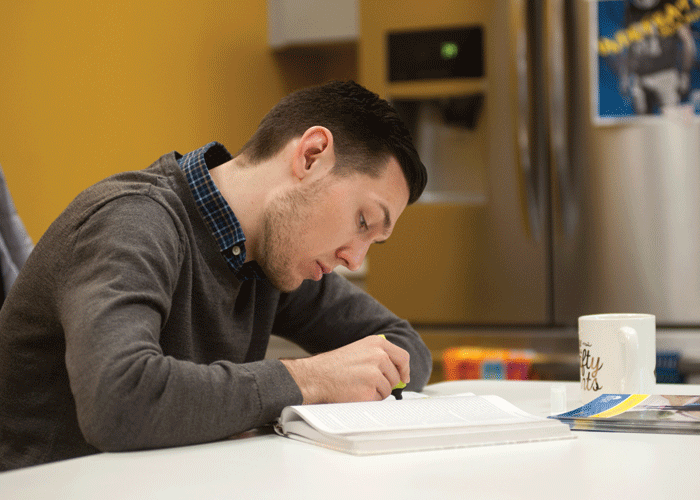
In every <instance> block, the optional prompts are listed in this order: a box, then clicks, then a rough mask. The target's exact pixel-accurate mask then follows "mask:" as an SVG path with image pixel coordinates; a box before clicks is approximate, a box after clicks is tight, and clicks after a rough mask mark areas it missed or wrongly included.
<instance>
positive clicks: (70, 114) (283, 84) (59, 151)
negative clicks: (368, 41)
mask: <svg viewBox="0 0 700 500" xmlns="http://www.w3.org/2000/svg"><path fill="white" fill-rule="evenodd" d="M266 16H267V10H266V0H236V1H226V2H224V1H220V0H198V1H197V2H194V1H190V2H168V1H165V0H140V1H139V2H114V1H111V0H109V1H108V0H103V1H96V0H62V1H56V0H50V1H47V0H22V1H21V2H2V3H0V19H3V20H4V21H5V22H4V23H3V27H2V29H1V30H0V54H1V55H0V165H2V168H3V170H4V172H5V175H6V177H7V181H8V184H9V187H10V190H11V192H12V195H13V198H14V201H15V204H16V205H17V209H18V211H19V214H20V216H21V217H22V220H23V221H24V223H25V225H26V226H27V229H28V231H29V233H30V235H31V236H32V238H33V239H34V241H35V242H36V241H37V240H38V238H39V237H40V236H41V235H42V234H43V232H44V231H45V230H46V228H47V227H48V226H49V224H50V223H51V221H52V220H53V219H55V218H56V216H58V214H59V213H60V212H61V211H62V210H63V209H64V208H65V206H66V205H67V204H68V203H69V202H70V201H71V200H72V199H73V198H74V197H75V195H77V194H78V193H79V192H80V191H81V190H82V189H84V188H85V187H87V186H89V185H90V184H93V183H94V182H96V181H98V180H100V179H102V178H104V177H106V176H108V175H110V174H112V173H115V172H119V171H123V170H129V169H137V168H143V167H146V166H148V165H149V164H150V163H151V162H152V161H153V160H155V159H156V158H158V157H159V156H160V155H161V154H163V153H166V152H168V151H172V150H177V151H180V152H181V153H185V152H188V151H190V150H192V149H194V148H197V147H199V146H202V145H204V144H205V143H207V142H209V141H211V140H218V141H221V142H223V143H224V144H225V145H226V146H227V147H228V148H229V150H231V152H232V153H234V152H235V151H236V150H237V149H238V148H239V147H240V146H241V145H242V144H243V143H244V142H245V140H246V139H247V138H248V137H249V136H250V134H251V133H252V132H253V131H254V130H255V127H256V125H257V123H258V122H259V120H260V119H261V118H262V117H263V115H264V114H265V113H266V112H267V111H268V110H269V108H270V107H272V106H273V105H274V104H275V103H276V102H277V100H279V99H280V98H281V97H282V96H283V95H285V94H287V93H288V92H289V91H291V90H294V89H295V88H298V87H301V86H305V85H310V84H314V83H320V82H321V81H323V80H325V79H327V78H329V77H341V78H345V77H353V76H354V73H353V72H354V70H355V57H354V52H353V49H347V48H345V49H341V50H340V57H327V56H326V55H324V54H323V53H316V52H313V51H312V52H310V53H303V54H300V55H299V54H296V55H294V54H292V55H289V54H274V53H272V52H271V51H270V50H269V49H268V47H267V18H266ZM338 61H340V62H338ZM339 64H340V66H339Z"/></svg>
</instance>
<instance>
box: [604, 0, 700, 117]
mask: <svg viewBox="0 0 700 500" xmlns="http://www.w3.org/2000/svg"><path fill="white" fill-rule="evenodd" d="M592 11H593V16H592V19H593V20H596V19H597V23H596V22H593V23H592V26H593V29H594V30H596V31H597V33H594V36H595V46H596V51H595V56H594V60H593V68H594V75H593V78H594V81H593V86H592V88H593V89H594V95H593V98H594V100H595V101H596V102H595V103H594V104H595V106H594V114H595V115H596V116H595V118H596V119H597V121H598V122H599V123H605V122H615V121H618V120H621V119H629V118H634V117H651V118H653V117H654V116H658V115H661V114H663V113H666V112H669V110H676V111H677V110H681V111H683V112H684V114H687V115H689V116H692V117H695V118H697V117H700V58H699V54H700V0H597V1H594V2H592ZM596 60H597V61H596ZM596 87H597V89H598V92H597V95H596V93H595V89H596Z"/></svg>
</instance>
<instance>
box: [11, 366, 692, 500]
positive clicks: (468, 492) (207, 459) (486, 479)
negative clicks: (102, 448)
mask: <svg viewBox="0 0 700 500" xmlns="http://www.w3.org/2000/svg"><path fill="white" fill-rule="evenodd" d="M565 385H566V389H567V396H568V398H567V399H568V402H567V409H573V408H575V407H577V406H578V405H579V401H578V399H579V388H578V384H576V383H566V384H565ZM550 387H551V383H549V382H515V381H507V382H495V381H480V380H479V381H460V382H445V383H441V384H436V385H433V386H430V387H428V388H427V389H426V392H427V393H429V394H452V393H459V392H474V393H476V394H498V395H500V396H502V397H504V398H505V399H508V400H509V401H511V402H512V403H514V404H516V405H517V406H519V407H521V408H523V409H524V410H526V411H529V412H531V413H535V414H540V415H548V414H549V412H550ZM657 392H660V393H663V394H700V386H697V385H695V386H683V385H663V386H659V387H658V389H657ZM576 436H577V439H574V440H565V441H553V442H541V443H525V444H511V445H502V446H488V447H479V448H462V449H450V450H440V451H425V452H412V453H403V454H393V455H382V456H370V457H356V456H352V455H346V454H343V453H340V452H336V451H332V450H327V449H325V448H321V447H318V446H314V445H310V444H305V443H301V442H298V441H295V440H292V439H288V438H283V437H280V436H277V435H275V434H273V433H270V432H268V431H253V432H250V433H247V434H246V435H244V436H241V437H239V438H237V439H232V440H228V441H222V442H217V443H210V444H204V445H198V446H188V447H182V448H173V449H166V450H155V451H143V452H130V453H105V454H100V455H93V456H89V457H83V458H78V459H73V460H67V461H63V462H57V463H54V464H47V465H42V466H37V467H31V468H27V469H22V470H18V471H13V472H5V473H0V499H3V500H13V499H34V500H37V499H52V500H53V499H71V500H80V499H90V500H93V499H98V500H103V499H113V498H114V499H117V498H119V499H122V498H123V499H165V500H176V499H181V498H182V499H203V498H211V499H227V498H231V499H234V498H235V499H248V498H250V499H256V500H257V499H268V498H270V499H273V498H274V499H304V500H308V499H316V498H319V499H323V500H329V499H346V498H347V499H369V498H385V499H394V498H396V499H401V500H406V499H420V500H428V499H436V498H439V499H462V498H470V499H487V500H494V499H529V498H537V499H539V498H547V499H550V498H551V499H557V500H561V499H586V500H591V499H600V500H603V499H614V500H621V499H635V500H637V499H647V498H649V499H651V498H654V499H659V498H669V499H698V498H700V435H698V436H695V435H693V436H688V435H668V434H626V433H598V432H577V433H576Z"/></svg>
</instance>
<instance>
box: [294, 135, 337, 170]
mask: <svg viewBox="0 0 700 500" xmlns="http://www.w3.org/2000/svg"><path fill="white" fill-rule="evenodd" d="M334 165H335V152H334V149H333V134H332V133H331V131H330V130H328V129H327V128H326V127H321V126H318V125H317V126H313V127H310V128H308V129H306V132H304V134H303V135H302V136H301V138H300V139H299V141H298V142H297V146H296V148H295V150H294V157H293V162H292V170H293V174H294V176H295V177H296V178H297V179H299V180H302V179H306V178H311V179H316V178H320V177H322V176H324V175H325V174H326V173H328V172H329V171H330V170H331V169H332V168H333V166H334Z"/></svg>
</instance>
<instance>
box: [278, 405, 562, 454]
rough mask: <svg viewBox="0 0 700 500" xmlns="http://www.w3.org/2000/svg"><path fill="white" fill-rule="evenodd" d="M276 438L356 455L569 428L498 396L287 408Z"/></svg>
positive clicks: (532, 437)
mask: <svg viewBox="0 0 700 500" xmlns="http://www.w3.org/2000/svg"><path fill="white" fill-rule="evenodd" d="M275 430H276V431H277V433H278V434H281V435H283V436H288V437H290V438H293V439H298V440H300V441H305V442H308V443H313V444H317V445H321V446H325V447H327V448H333V449H336V450H339V451H343V452H346V453H352V454H354V455H372V454H380V453H396V452H402V451H417V450H428V449H438V448H456V447H464V446H482V445H492V444H506V443H520V442H530V441H544V440H552V439H567V438H572V437H573V435H572V433H571V431H570V429H569V427H568V426H567V425H565V424H562V423H561V422H559V421H557V420H550V419H547V418H542V417H537V416H534V415H530V414H529V413H526V412H524V411H522V410H520V409H518V408H516V407H515V406H513V405H512V404H510V403H508V402H507V401H505V400H504V399H501V398H499V397H497V396H475V395H473V394H461V395H454V396H440V397H432V398H426V397H422V398H415V397H410V394H408V395H407V397H406V398H405V399H403V400H401V401H396V400H394V399H393V398H391V397H390V398H387V399H385V400H384V401H375V402H365V403H335V404H321V405H307V406H288V407H287V408H285V409H284V410H283V411H282V414H281V416H280V418H279V420H278V422H277V424H276V426H275Z"/></svg>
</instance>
